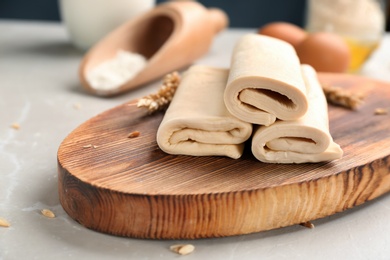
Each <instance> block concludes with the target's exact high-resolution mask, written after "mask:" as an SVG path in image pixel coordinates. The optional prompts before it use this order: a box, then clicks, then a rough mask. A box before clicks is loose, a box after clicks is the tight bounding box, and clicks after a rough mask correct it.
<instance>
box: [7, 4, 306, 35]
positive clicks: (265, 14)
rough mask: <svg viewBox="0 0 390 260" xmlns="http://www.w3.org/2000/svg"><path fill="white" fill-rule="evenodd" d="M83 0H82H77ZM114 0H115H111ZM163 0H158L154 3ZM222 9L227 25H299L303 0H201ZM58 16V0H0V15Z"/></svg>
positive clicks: (11, 16)
mask: <svg viewBox="0 0 390 260" xmlns="http://www.w3.org/2000/svg"><path fill="white" fill-rule="evenodd" d="M79 1H83V0H79ZM111 1H115V0H111ZM160 2H164V1H162V0H157V3H160ZM199 2H201V3H202V4H203V5H205V6H207V7H218V8H221V9H223V10H224V11H225V12H226V13H227V14H228V16H229V19H230V27H236V28H237V27H252V28H253V27H259V26H261V25H264V24H265V23H268V22H270V21H287V22H291V23H294V24H297V25H302V23H303V19H304V18H303V17H304V15H303V14H304V8H305V0H271V1H269V0H267V1H266V0H200V1H199ZM4 18H7V19H27V20H54V21H58V20H60V15H59V11H58V2H57V0H0V19H4Z"/></svg>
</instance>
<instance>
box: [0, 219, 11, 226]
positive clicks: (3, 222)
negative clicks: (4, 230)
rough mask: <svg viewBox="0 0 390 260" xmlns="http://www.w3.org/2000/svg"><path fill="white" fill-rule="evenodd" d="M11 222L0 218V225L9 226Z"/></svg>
mask: <svg viewBox="0 0 390 260" xmlns="http://www.w3.org/2000/svg"><path fill="white" fill-rule="evenodd" d="M9 226H11V224H10V223H9V222H8V221H7V220H6V219H4V218H0V227H9Z"/></svg>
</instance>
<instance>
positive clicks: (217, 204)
mask: <svg viewBox="0 0 390 260" xmlns="http://www.w3.org/2000/svg"><path fill="white" fill-rule="evenodd" d="M58 185H59V186H58V190H59V198H60V202H61V205H62V207H63V208H64V210H65V211H66V212H67V214H68V215H69V216H71V217H72V218H73V219H74V220H76V221H77V222H79V223H80V224H81V225H83V226H85V227H87V228H89V229H92V230H96V231H99V232H103V233H109V234H112V235H117V236H125V237H133V238H147V239H197V238H211V237H225V236H233V235H243V234H249V233H255V232H260V231H266V230H271V229H276V228H280V227H286V226H290V225H295V224H299V223H302V222H306V221H312V220H315V219H318V218H322V217H326V216H329V215H332V214H335V213H337V212H341V211H344V210H346V209H349V208H352V207H355V206H357V205H360V204H363V203H364V202H366V201H369V200H372V199H374V198H377V197H379V196H381V195H383V194H384V193H386V192H388V191H390V156H386V157H384V158H380V159H377V160H375V161H373V162H371V163H369V164H367V165H363V166H357V167H355V168H352V169H350V170H348V171H344V172H340V173H338V174H335V175H331V176H328V177H325V178H320V179H316V180H311V181H307V182H302V183H293V184H287V185H283V186H278V187H273V188H265V189H258V190H252V191H239V192H238V191H237V192H226V193H215V194H194V195H191V194H188V195H180V196H178V195H140V194H124V193H120V192H117V191H112V190H108V189H105V188H101V187H95V186H92V185H90V184H88V183H84V182H82V181H81V180H79V179H77V178H76V177H75V176H73V175H72V174H71V173H70V172H68V171H67V170H66V169H64V168H63V167H62V166H61V164H60V163H59V162H58ZM287 196H288V198H287ZM291 197H294V198H295V199H296V203H294V204H292V203H289V202H291Z"/></svg>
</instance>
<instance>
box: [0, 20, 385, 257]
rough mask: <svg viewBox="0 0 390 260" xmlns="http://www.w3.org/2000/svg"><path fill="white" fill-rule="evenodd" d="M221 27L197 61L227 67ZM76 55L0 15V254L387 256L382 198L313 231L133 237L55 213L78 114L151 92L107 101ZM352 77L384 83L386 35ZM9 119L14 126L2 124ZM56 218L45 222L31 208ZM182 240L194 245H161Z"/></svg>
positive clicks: (51, 28) (51, 31) (55, 34)
mask: <svg viewBox="0 0 390 260" xmlns="http://www.w3.org/2000/svg"><path fill="white" fill-rule="evenodd" d="M252 31H254V30H250V29H246V30H238V29H234V30H227V31H224V32H223V33H221V34H220V35H219V36H217V38H216V39H215V41H214V44H213V46H212V48H211V50H210V52H209V53H208V54H207V55H206V56H205V57H204V58H202V59H201V60H199V61H197V63H203V64H209V65H215V66H224V67H228V65H229V59H230V55H229V53H230V52H231V50H232V47H233V45H234V43H235V41H236V40H237V39H238V37H240V36H241V35H242V34H244V33H246V32H252ZM82 55H83V53H81V52H79V51H77V50H76V49H74V48H73V47H72V46H71V45H70V44H69V43H68V38H67V34H66V31H65V29H64V28H63V27H62V25H60V24H57V23H32V22H29V23H28V22H17V21H0V129H1V130H0V218H5V219H7V220H8V221H9V222H10V223H11V226H10V227H9V228H1V227H0V259H1V260H3V259H4V260H8V259H176V258H179V257H180V258H183V259H214V260H218V259H289V260H293V259H317V260H318V259H355V260H358V259H362V260H363V259H364V260H366V259H375V260H378V259H390V246H389V244H390V221H389V219H390V195H384V196H382V197H380V198H378V199H375V200H373V201H370V202H367V203H365V204H363V205H361V206H358V207H356V208H353V209H350V210H347V211H345V212H343V213H338V214H336V215H333V216H330V217H326V218H323V219H319V220H314V221H313V224H314V225H315V228H314V229H308V228H304V227H302V226H291V227H286V228H281V229H276V230H271V231H266V232H260V233H255V234H250V235H243V236H236V237H227V238H215V239H200V240H192V241H183V240H180V241H172V240H165V241H161V240H140V239H132V238H123V237H115V236H111V235H106V234H102V233H98V232H95V231H92V230H88V229H86V228H84V227H83V226H81V225H79V224H78V223H77V222H75V221H73V220H72V219H71V218H70V217H69V216H68V215H67V214H66V213H65V212H64V210H63V209H62V207H61V205H60V203H59V199H58V192H57V161H56V155H57V149H58V147H59V144H60V143H61V141H62V140H63V139H64V138H65V137H66V136H67V135H68V134H69V133H70V132H71V131H72V130H73V129H74V128H76V127H77V126H78V125H80V124H81V123H83V122H84V121H85V120H87V119H89V118H91V117H93V116H94V115H96V114H98V113H101V112H103V111H105V110H107V109H109V108H112V107H114V106H117V105H120V104H122V103H124V102H126V101H129V100H132V99H135V98H138V97H141V96H144V95H146V94H148V93H151V92H154V91H155V90H156V89H157V88H158V86H159V83H158V82H157V83H153V84H150V85H148V86H146V87H144V88H140V89H137V90H134V91H132V92H130V93H127V94H125V95H122V96H119V97H114V98H98V97H94V96H91V95H88V94H86V93H85V92H84V91H83V90H82V89H81V87H80V85H79V81H78V77H77V69H78V65H79V62H80V60H81V58H82ZM361 74H363V75H366V76H370V77H373V78H377V79H381V80H386V81H390V35H387V36H386V38H385V39H384V41H383V43H382V45H381V46H380V48H379V49H378V50H377V52H376V53H375V54H374V55H373V56H372V58H371V60H370V61H369V62H368V63H367V64H366V65H365V67H364V68H363V69H362V71H361ZM13 123H18V124H19V125H20V129H19V130H16V129H13V128H12V127H11V125H12V124H13ZM43 208H48V209H51V210H52V211H54V212H55V213H56V215H57V217H56V218H54V219H48V218H46V217H43V216H42V215H41V214H40V210H41V209H43ZM177 243H191V244H193V245H195V251H194V252H193V253H192V254H191V255H187V256H179V255H177V254H175V253H173V252H171V251H170V250H169V246H170V245H173V244H177Z"/></svg>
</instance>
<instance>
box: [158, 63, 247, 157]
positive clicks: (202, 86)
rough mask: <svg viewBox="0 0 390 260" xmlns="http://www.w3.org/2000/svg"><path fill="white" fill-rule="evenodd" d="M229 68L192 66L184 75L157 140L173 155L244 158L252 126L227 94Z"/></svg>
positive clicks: (161, 125) (159, 129)
mask: <svg viewBox="0 0 390 260" xmlns="http://www.w3.org/2000/svg"><path fill="white" fill-rule="evenodd" d="M228 73H229V71H228V70H227V69H219V68H212V67H206V66H200V65H196V66H192V67H191V68H189V69H188V70H187V71H186V72H185V73H184V74H183V77H182V81H181V83H180V85H179V87H178V88H177V90H176V93H175V96H174V97H173V100H172V102H171V104H170V106H169V108H168V109H167V111H166V113H165V116H164V118H163V120H162V122H161V124H160V126H159V128H158V131H157V143H158V145H159V147H160V148H161V150H163V151H164V152H166V153H170V154H182V155H193V156H209V155H210V156H211V155H217V156H228V157H231V158H234V159H237V158H239V157H241V155H242V153H243V149H244V144H243V143H244V142H245V141H246V140H247V139H248V138H249V137H250V136H251V134H252V125H251V124H250V123H247V122H243V121H241V120H239V119H237V118H236V117H234V116H232V115H231V114H230V113H229V111H228V110H227V109H226V106H225V104H224V101H223V93H224V90H225V87H226V82H227V77H228Z"/></svg>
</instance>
